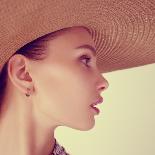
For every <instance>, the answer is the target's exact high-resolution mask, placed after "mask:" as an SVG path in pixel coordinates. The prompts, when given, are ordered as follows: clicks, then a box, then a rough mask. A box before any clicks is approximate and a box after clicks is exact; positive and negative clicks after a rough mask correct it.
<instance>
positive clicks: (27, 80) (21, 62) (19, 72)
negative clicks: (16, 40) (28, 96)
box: [7, 54, 32, 94]
mask: <svg viewBox="0 0 155 155" xmlns="http://www.w3.org/2000/svg"><path fill="white" fill-rule="evenodd" d="M28 68H29V60H28V59H27V58H26V57H25V56H23V55H21V54H15V55H13V56H12V57H11V58H10V59H9V62H8V68H7V69H8V79H9V80H10V81H11V83H12V84H13V85H14V86H15V87H16V88H17V89H18V90H20V91H21V92H22V93H24V94H25V93H26V92H27V88H31V87H32V77H31V76H30V73H29V70H28Z"/></svg>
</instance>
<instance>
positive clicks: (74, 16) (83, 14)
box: [0, 0, 155, 73]
mask: <svg viewBox="0 0 155 155" xmlns="http://www.w3.org/2000/svg"><path fill="white" fill-rule="evenodd" d="M72 26H85V27H87V28H88V29H89V30H90V32H91V35H92V38H93V40H94V43H95V47H96V52H97V65H98V67H99V69H100V71H101V73H106V72H111V71H116V70H122V69H127V68H132V67H138V66H143V65H146V64H151V63H155V1H154V0H15V1H10V0H1V1H0V71H1V68H2V67H3V65H4V63H5V62H7V60H8V59H9V57H11V56H12V55H13V54H14V53H15V52H16V51H17V50H18V49H19V48H21V47H22V46H24V45H25V44H27V43H28V42H31V41H32V40H35V39H37V38H38V37H40V36H43V35H45V34H47V33H50V32H54V31H57V30H59V29H63V28H66V27H72Z"/></svg>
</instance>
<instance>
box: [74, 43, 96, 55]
mask: <svg viewBox="0 0 155 155" xmlns="http://www.w3.org/2000/svg"><path fill="white" fill-rule="evenodd" d="M75 49H89V50H90V51H91V52H92V54H93V56H96V49H95V48H94V47H93V46H91V45H89V44H84V45H81V46H78V47H76V48H75Z"/></svg>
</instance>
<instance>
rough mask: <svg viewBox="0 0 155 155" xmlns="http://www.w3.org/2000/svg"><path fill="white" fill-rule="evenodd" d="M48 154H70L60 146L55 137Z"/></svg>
mask: <svg viewBox="0 0 155 155" xmlns="http://www.w3.org/2000/svg"><path fill="white" fill-rule="evenodd" d="M49 155H70V154H68V153H67V152H66V150H65V148H64V147H63V146H61V145H60V144H59V143H58V141H57V140H56V139H55V145H54V148H53V150H52V152H51V154H49Z"/></svg>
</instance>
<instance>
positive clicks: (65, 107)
mask: <svg viewBox="0 0 155 155" xmlns="http://www.w3.org/2000/svg"><path fill="white" fill-rule="evenodd" d="M85 44H87V45H89V46H92V47H93V48H95V45H94V42H93V40H92V37H91V35H90V34H89V33H88V32H87V31H86V29H84V28H81V27H80V28H79V27H78V28H77V27H76V28H73V29H71V30H69V31H66V32H64V33H63V34H61V35H59V36H58V37H56V38H55V39H54V40H51V41H50V42H49V44H48V49H47V54H48V56H47V57H46V59H44V60H41V61H30V65H31V71H30V76H31V78H32V81H33V83H34V89H35V93H34V94H32V96H31V99H32V104H34V107H35V110H36V111H38V112H39V113H40V114H42V115H44V116H45V117H46V118H47V120H48V121H49V123H50V122H51V125H53V124H54V125H57V126H68V127H71V128H74V129H79V130H88V129H91V128H92V127H93V126H94V124H95V119H94V117H95V113H94V111H93V110H92V108H91V106H90V105H91V104H92V103H93V102H95V101H96V99H97V98H98V97H99V96H100V95H101V91H102V88H103V87H105V88H107V87H108V82H107V80H106V79H105V78H104V77H103V76H102V75H101V73H100V72H99V69H98V68H97V65H96V55H95V54H93V52H92V51H91V50H90V49H87V48H78V47H79V46H83V45H85Z"/></svg>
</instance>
